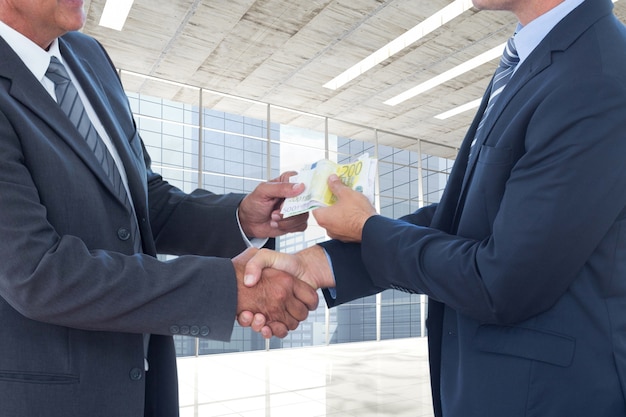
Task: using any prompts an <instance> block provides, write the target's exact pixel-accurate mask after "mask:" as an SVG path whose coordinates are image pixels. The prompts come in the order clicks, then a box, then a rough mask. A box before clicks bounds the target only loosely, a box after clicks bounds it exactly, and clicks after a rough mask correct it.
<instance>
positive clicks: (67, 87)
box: [46, 56, 141, 253]
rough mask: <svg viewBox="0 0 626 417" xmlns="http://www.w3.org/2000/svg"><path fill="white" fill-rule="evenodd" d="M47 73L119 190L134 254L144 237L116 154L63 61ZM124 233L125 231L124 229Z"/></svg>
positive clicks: (64, 107) (54, 63) (59, 99)
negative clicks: (89, 110) (84, 104)
mask: <svg viewBox="0 0 626 417" xmlns="http://www.w3.org/2000/svg"><path fill="white" fill-rule="evenodd" d="M46 76H47V77H48V78H49V79H50V80H52V82H54V85H55V88H54V92H55V94H56V96H57V102H58V103H59V105H60V106H61V109H62V110H63V112H64V113H65V114H66V115H67V116H68V117H69V119H70V121H71V122H72V123H73V124H74V126H76V128H77V129H78V132H79V133H80V134H81V136H82V137H83V138H85V141H86V142H87V145H88V146H89V148H91V150H92V151H93V153H94V155H95V156H96V158H97V159H98V162H100V165H101V166H102V169H103V170H104V172H105V173H106V175H107V177H108V178H109V180H111V183H112V184H113V188H114V189H115V192H116V193H117V196H118V197H119V198H120V199H121V200H122V201H123V202H124V204H125V205H126V207H127V208H128V209H129V211H130V213H132V214H131V216H130V217H131V219H130V221H131V230H132V233H133V236H134V239H133V242H134V250H135V253H137V252H141V239H140V234H139V227H138V225H137V218H136V217H135V214H134V209H133V207H132V204H131V202H130V199H129V197H128V193H127V192H126V188H125V187H124V183H123V181H122V177H121V176H120V172H119V171H118V169H117V166H116V165H115V161H114V160H113V157H112V156H111V154H110V153H109V151H108V149H107V147H106V145H105V144H104V142H103V141H102V138H101V137H100V135H98V132H97V131H96V129H95V128H94V126H93V125H92V124H91V120H89V116H88V115H87V112H86V111H85V107H84V106H83V103H82V101H81V99H80V97H79V96H78V91H77V90H76V87H75V86H74V84H72V81H71V80H70V76H69V74H68V73H67V70H66V69H65V67H64V66H63V64H62V63H61V62H60V61H59V60H58V59H57V58H56V57H54V56H53V57H51V58H50V66H49V67H48V71H47V72H46ZM121 233H122V235H120V237H122V236H123V231H121Z"/></svg>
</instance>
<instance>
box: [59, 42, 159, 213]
mask: <svg viewBox="0 0 626 417" xmlns="http://www.w3.org/2000/svg"><path fill="white" fill-rule="evenodd" d="M59 47H60V49H61V52H62V54H63V58H64V60H65V61H66V63H67V65H68V66H69V67H70V69H71V70H72V72H73V73H74V76H75V77H76V79H77V80H78V82H79V83H80V85H81V87H82V89H83V91H84V92H85V94H86V96H87V98H88V99H89V102H90V104H91V105H92V107H93V108H94V110H95V112H96V114H97V115H98V118H99V119H100V122H101V123H102V125H103V127H104V129H105V130H106V132H107V134H108V135H109V137H110V139H111V141H112V142H113V144H114V145H115V148H116V149H117V151H118V154H119V156H120V159H121V160H122V164H123V165H124V170H125V171H126V177H127V179H128V186H129V189H130V192H131V196H132V199H133V203H134V205H135V210H136V211H137V213H142V214H141V215H142V216H143V215H144V213H145V212H146V210H147V207H146V205H147V203H146V195H147V191H146V186H145V184H146V180H145V176H142V173H143V172H145V167H144V165H143V161H142V160H140V159H139V158H138V157H136V156H135V153H134V152H133V151H132V149H131V147H130V144H129V138H127V137H126V135H125V134H124V131H123V130H122V128H121V126H120V124H119V122H118V121H117V120H116V119H115V112H114V109H113V107H112V106H111V103H110V101H109V99H108V98H107V95H106V93H105V91H106V90H105V88H104V86H103V85H102V83H101V82H100V78H99V77H98V76H97V71H96V70H94V68H93V67H92V66H91V65H90V63H89V62H88V61H87V60H85V59H80V58H78V57H77V56H76V55H75V54H74V53H73V51H72V48H71V46H70V45H68V44H67V43H66V42H64V40H63V39H59Z"/></svg>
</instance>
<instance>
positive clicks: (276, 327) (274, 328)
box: [261, 321, 293, 339]
mask: <svg viewBox="0 0 626 417" xmlns="http://www.w3.org/2000/svg"><path fill="white" fill-rule="evenodd" d="M267 327H268V328H269V331H270V332H271V333H272V334H273V335H274V336H276V337H278V338H281V339H282V338H284V337H285V336H287V335H288V334H289V331H288V330H287V327H286V326H285V324H284V323H281V322H279V321H273V322H271V323H269V324H268V325H267ZM264 330H265V329H264ZM292 330H293V329H292ZM266 333H269V332H267V331H266ZM261 334H263V332H261ZM263 337H265V336H263ZM270 337H271V336H270ZM266 339H269V337H266Z"/></svg>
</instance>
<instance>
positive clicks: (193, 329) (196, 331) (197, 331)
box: [189, 326, 200, 336]
mask: <svg viewBox="0 0 626 417" xmlns="http://www.w3.org/2000/svg"><path fill="white" fill-rule="evenodd" d="M189 334H191V335H192V336H198V335H199V334H200V328H199V327H198V326H191V328H190V329H189Z"/></svg>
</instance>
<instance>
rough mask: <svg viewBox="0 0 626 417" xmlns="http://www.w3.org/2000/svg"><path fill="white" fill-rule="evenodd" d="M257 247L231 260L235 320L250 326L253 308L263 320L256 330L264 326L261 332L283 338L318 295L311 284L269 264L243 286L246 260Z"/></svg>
mask: <svg viewBox="0 0 626 417" xmlns="http://www.w3.org/2000/svg"><path fill="white" fill-rule="evenodd" d="M258 251H259V249H256V248H249V249H247V250H245V251H244V252H242V253H241V254H239V255H238V256H236V257H235V258H233V260H232V261H233V265H234V267H235V272H236V274H237V294H238V296H237V317H238V321H239V323H240V324H241V325H242V326H244V327H247V326H250V325H251V324H252V322H253V319H252V317H253V313H252V312H255V313H256V316H257V319H261V318H262V320H263V322H262V323H261V326H257V327H258V329H257V331H260V330H261V327H267V329H266V330H265V332H264V333H262V334H263V335H264V336H265V337H266V338H269V337H271V336H272V335H274V336H277V337H281V338H282V337H285V336H287V333H288V331H289V330H294V329H295V328H296V327H298V324H300V322H301V321H303V320H305V319H306V318H307V317H308V315H309V311H313V310H315V309H316V308H317V305H318V302H319V298H318V296H317V292H316V291H315V289H313V287H312V286H310V285H308V284H307V283H305V282H304V281H301V280H299V279H296V278H294V277H293V276H292V275H291V274H289V273H287V272H284V271H281V270H278V269H272V268H265V269H263V270H262V271H261V273H260V274H259V279H258V280H257V281H256V282H255V283H254V285H252V286H246V285H245V284H244V277H245V276H246V274H245V268H246V264H247V263H248V261H249V260H250V259H251V258H252V257H253V256H254V255H255V254H256V253H257V252H258ZM268 252H273V251H269V250H268ZM275 253H277V252H275ZM253 328H255V327H253Z"/></svg>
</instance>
